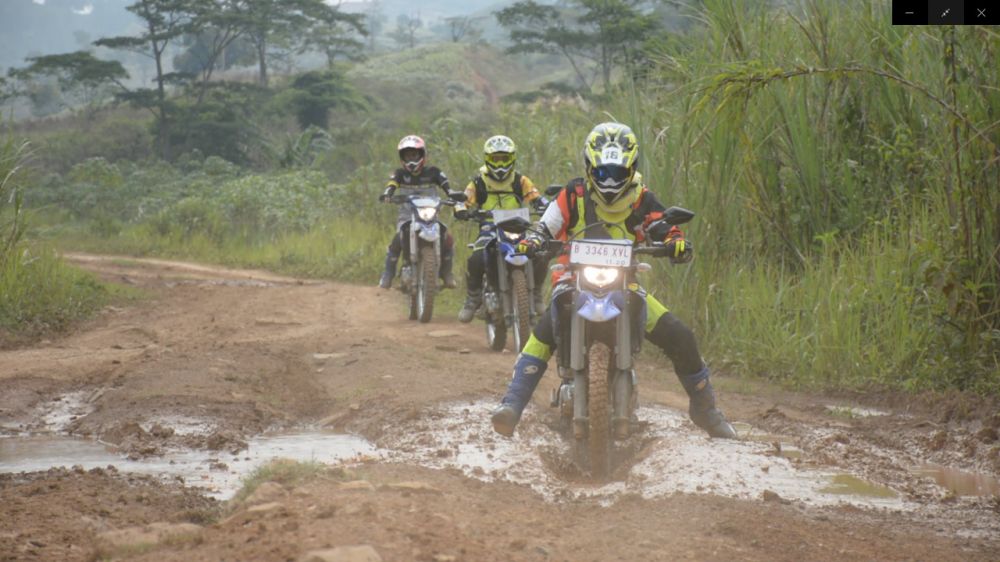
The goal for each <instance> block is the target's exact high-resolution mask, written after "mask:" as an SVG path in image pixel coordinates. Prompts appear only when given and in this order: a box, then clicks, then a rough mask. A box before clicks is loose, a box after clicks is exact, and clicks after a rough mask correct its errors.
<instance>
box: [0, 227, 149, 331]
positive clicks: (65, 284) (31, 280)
mask: <svg viewBox="0 0 1000 562" xmlns="http://www.w3.org/2000/svg"><path fill="white" fill-rule="evenodd" d="M18 250H19V251H18V252H17V253H16V255H15V256H13V257H12V258H11V259H9V260H7V262H6V263H5V264H3V267H2V269H0V346H2V345H4V344H5V343H9V342H7V341H5V340H10V341H18V340H23V339H33V338H38V337H41V336H43V335H46V334H49V333H52V332H59V331H63V330H66V329H67V328H68V327H70V326H71V325H73V324H74V323H76V322H78V321H80V320H82V319H84V318H87V317H89V316H90V315H92V314H93V313H94V312H96V311H97V310H100V309H101V308H102V307H103V306H105V305H106V304H108V303H110V302H114V301H116V300H121V299H130V298H136V297H137V296H138V293H136V292H135V290H133V289H129V288H126V287H120V286H116V285H107V284H104V283H101V282H100V281H99V280H97V279H96V278H95V277H94V276H93V275H91V274H89V273H87V272H84V271H81V270H79V269H77V268H74V267H72V266H70V265H67V264H66V263H65V262H63V261H62V260H61V259H59V258H58V257H57V256H56V255H55V253H54V252H53V251H51V250H49V249H45V248H34V247H31V246H19V247H18Z"/></svg>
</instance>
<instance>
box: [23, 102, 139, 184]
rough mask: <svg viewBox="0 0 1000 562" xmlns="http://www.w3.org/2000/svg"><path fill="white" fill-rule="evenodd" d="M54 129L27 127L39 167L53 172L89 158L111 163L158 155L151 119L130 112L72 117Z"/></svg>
mask: <svg viewBox="0 0 1000 562" xmlns="http://www.w3.org/2000/svg"><path fill="white" fill-rule="evenodd" d="M61 125H62V126H61V127H59V128H53V129H52V130H38V131H33V130H30V129H28V130H25V133H24V134H25V135H26V136H27V137H28V138H30V139H31V141H32V144H33V145H35V146H36V147H37V150H36V151H35V153H34V161H35V162H36V163H37V168H38V169H40V170H45V171H46V172H49V173H59V174H61V173H66V172H67V171H68V170H69V169H70V168H71V167H72V166H73V165H75V164H77V163H79V162H82V161H83V160H86V159H88V158H97V157H101V158H104V159H106V160H107V161H109V162H118V161H122V160H127V161H131V162H144V161H147V160H149V159H151V158H153V157H154V148H153V136H152V135H151V132H150V128H149V120H148V119H146V118H145V116H141V117H140V116H137V115H135V114H129V113H127V112H118V113H115V114H109V113H105V114H104V115H103V116H102V119H99V120H95V121H91V120H89V119H87V118H81V117H68V118H66V119H65V121H63V122H62V123H61Z"/></svg>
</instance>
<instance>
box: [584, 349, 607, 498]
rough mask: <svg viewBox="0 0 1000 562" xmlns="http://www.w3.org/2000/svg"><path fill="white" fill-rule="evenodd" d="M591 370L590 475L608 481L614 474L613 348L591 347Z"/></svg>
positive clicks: (589, 415) (589, 393) (588, 441)
mask: <svg viewBox="0 0 1000 562" xmlns="http://www.w3.org/2000/svg"><path fill="white" fill-rule="evenodd" d="M587 356H588V361H587V363H588V367H589V371H590V377H589V384H588V385H587V386H588V389H587V390H588V392H587V418H588V420H587V421H588V425H589V427H588V428H587V457H588V460H589V461H590V462H589V464H590V474H591V476H593V477H594V478H597V479H599V480H605V479H607V478H608V476H610V474H611V395H610V393H609V392H608V390H609V389H608V378H609V377H608V374H609V373H610V369H611V349H610V348H609V347H608V346H607V344H605V343H604V342H600V341H595V342H594V343H592V344H591V346H590V351H589V353H588V354H587Z"/></svg>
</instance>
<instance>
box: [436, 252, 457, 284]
mask: <svg viewBox="0 0 1000 562" xmlns="http://www.w3.org/2000/svg"><path fill="white" fill-rule="evenodd" d="M454 261H455V255H454V254H449V255H444V256H441V267H440V268H439V269H438V274H439V275H440V277H441V281H442V282H443V283H444V288H445V289H454V288H455V287H457V286H458V284H457V283H455V275H454V274H453V273H452V272H451V267H452V264H453V263H454Z"/></svg>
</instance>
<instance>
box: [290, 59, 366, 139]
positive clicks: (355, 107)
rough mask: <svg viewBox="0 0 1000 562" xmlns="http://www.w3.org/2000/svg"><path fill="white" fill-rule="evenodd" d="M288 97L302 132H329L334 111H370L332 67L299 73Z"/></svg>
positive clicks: (293, 81)
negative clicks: (328, 128)
mask: <svg viewBox="0 0 1000 562" xmlns="http://www.w3.org/2000/svg"><path fill="white" fill-rule="evenodd" d="M285 96H286V100H287V101H286V103H287V104H288V106H289V107H291V109H292V111H293V112H294V113H295V118H296V119H297V120H298V122H299V127H301V128H302V129H308V128H309V127H318V128H320V129H326V128H327V126H328V125H329V116H330V110H331V109H333V108H340V109H344V110H348V111H363V110H365V109H366V108H367V105H366V104H365V101H364V99H363V98H362V97H361V96H360V95H359V94H358V92H357V91H356V90H355V89H354V88H352V87H351V85H350V84H349V83H348V82H347V81H346V78H345V77H344V74H343V73H342V72H340V71H338V70H335V69H332V68H331V69H327V70H322V71H313V72H304V73H302V74H299V75H298V76H296V77H295V79H293V80H292V82H291V86H290V87H289V89H288V90H287V91H286V93H285Z"/></svg>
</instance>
